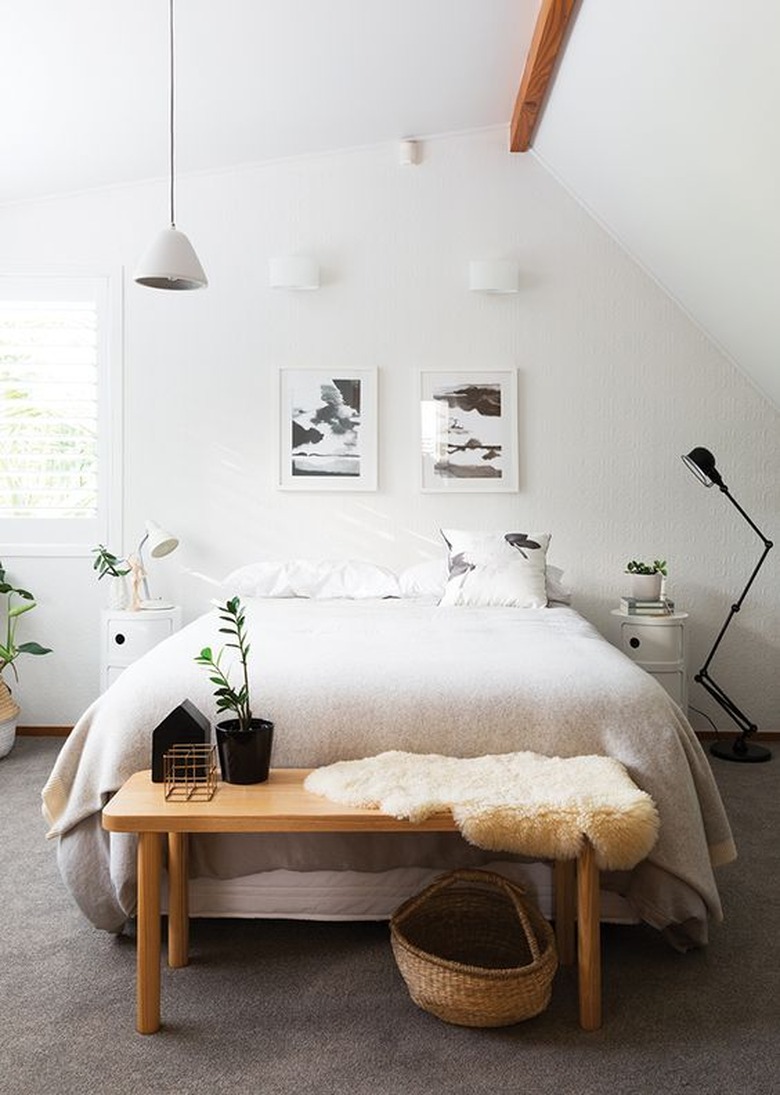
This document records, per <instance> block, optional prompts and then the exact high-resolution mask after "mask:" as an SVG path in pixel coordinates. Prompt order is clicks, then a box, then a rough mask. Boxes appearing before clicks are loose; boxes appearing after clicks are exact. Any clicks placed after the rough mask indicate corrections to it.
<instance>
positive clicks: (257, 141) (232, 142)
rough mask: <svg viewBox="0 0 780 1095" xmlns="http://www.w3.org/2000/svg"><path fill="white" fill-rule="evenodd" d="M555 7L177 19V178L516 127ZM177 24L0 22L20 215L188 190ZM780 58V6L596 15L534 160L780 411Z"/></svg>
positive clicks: (60, 17) (568, 55)
mask: <svg viewBox="0 0 780 1095" xmlns="http://www.w3.org/2000/svg"><path fill="white" fill-rule="evenodd" d="M539 7H540V0H392V2H390V3H388V0H177V2H176V29H177V89H178V95H177V166H178V170H179V172H180V173H185V172H192V171H204V170H215V169H217V170H218V169H220V168H226V167H232V166H237V165H240V164H245V163H254V162H261V161H263V160H269V159H276V158H280V157H287V156H295V155H300V154H306V153H312V152H320V151H333V150H337V149H346V148H354V147H359V146H362V145H371V144H380V143H383V142H392V141H395V140H398V139H399V138H401V137H408V136H412V137H414V136H417V137H425V136H430V135H434V134H441V133H454V132H462V131H467V130H469V129H476V128H482V127H486V126H492V125H504V124H506V125H507V127H508V124H509V120H510V118H511V115H512V108H513V105H514V100H515V96H516V93H517V88H518V86H519V81H520V76H521V74H522V70H523V65H524V62H525V56H526V53H527V50H528V46H529V44H530V40H531V35H532V32H533V27H534V23H535V21H536V17H537V14H538V11H539ZM167 9H168V5H167V0H132V2H129V0H67V2H63V0H23V2H22V0H0V26H2V34H0V102H2V104H3V106H2V110H1V111H0V141H1V142H2V144H1V145H0V147H2V158H1V160H0V202H13V201H19V200H28V199H31V198H38V197H42V196H46V195H50V194H58V193H63V192H67V191H72V190H81V189H86V188H90V187H95V186H105V185H115V184H122V183H131V182H134V181H136V180H139V179H144V178H150V177H163V176H165V174H166V172H167V156H168V151H167ZM778 46H780V4H778V3H777V0H739V3H735V2H734V0H581V3H580V5H579V9H578V12H577V16H576V19H575V20H574V23H573V27H572V31H571V34H570V36H569V41H568V44H567V47H566V51H565V53H564V56H563V63H562V65H561V66H560V67H559V70H558V72H557V75H556V78H555V81H554V83H553V85H552V88H551V93H550V96H549V99H548V102H547V105H546V108H545V110H544V112H543V114H542V118H541V122H540V125H539V127H538V129H537V133H536V137H535V139H534V152H533V153H532V154H535V155H538V156H539V157H540V159H541V160H542V161H543V162H544V163H545V164H547V165H548V167H549V168H550V170H551V171H552V172H553V173H554V174H556V175H557V176H558V177H559V178H560V179H561V180H562V181H563V183H564V184H565V185H566V186H567V187H568V188H569V189H570V190H571V191H572V193H573V194H574V195H575V196H576V197H577V198H578V199H579V200H580V201H581V202H582V203H583V204H584V205H585V206H586V207H587V208H588V209H590V210H591V211H592V213H593V214H594V215H595V216H596V217H597V218H598V219H600V221H601V222H602V223H603V224H604V225H605V226H606V227H607V228H608V229H609V231H610V232H612V234H613V235H614V236H615V237H616V238H617V239H618V240H619V241H621V242H622V243H623V244H624V246H625V247H626V248H627V249H628V250H629V251H630V252H631V253H632V254H633V255H634V257H635V258H636V259H637V261H639V262H640V263H641V264H642V265H643V266H644V267H646V269H647V270H649V271H650V272H651V273H652V274H653V275H654V276H655V277H656V278H657V280H658V281H659V282H660V283H661V284H662V285H663V286H664V287H665V288H666V289H667V290H668V291H669V292H670V293H671V294H672V295H673V296H674V297H675V298H676V299H677V300H678V301H679V303H680V304H681V305H682V306H683V307H684V308H685V309H686V310H687V311H688V312H689V314H690V315H691V316H692V317H693V318H694V320H695V321H696V322H698V323H699V325H700V326H701V327H702V329H703V330H704V331H705V332H706V333H707V334H708V335H709V336H710V337H711V338H713V339H714V340H715V341H716V342H717V343H718V344H719V345H720V346H721V347H722V349H723V350H724V351H725V352H726V353H727V354H728V355H730V357H731V358H732V359H733V361H734V362H735V363H736V365H737V366H738V367H739V368H740V369H742V370H743V371H744V372H745V373H746V374H747V375H749V376H750V377H751V378H752V379H753V380H754V382H755V384H756V385H757V386H758V387H759V388H760V389H761V390H762V391H763V392H764V393H765V394H766V396H767V397H769V398H770V399H771V400H773V402H774V403H775V404H776V405H777V406H778V407H780V277H779V276H778V270H779V269H780V212H779V211H778V205H779V204H780V126H779V125H778V123H777V118H778V115H780V64H778V61H777V50H778ZM0 243H1V241H0ZM0 254H1V246H0ZM649 379H651V378H649ZM703 379H704V378H703Z"/></svg>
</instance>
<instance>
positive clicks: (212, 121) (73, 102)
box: [0, 0, 539, 202]
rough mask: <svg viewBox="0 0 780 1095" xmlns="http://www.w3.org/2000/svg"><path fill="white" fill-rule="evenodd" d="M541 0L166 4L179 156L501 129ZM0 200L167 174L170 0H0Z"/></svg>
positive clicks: (289, 152)
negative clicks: (172, 36) (172, 37)
mask: <svg viewBox="0 0 780 1095" xmlns="http://www.w3.org/2000/svg"><path fill="white" fill-rule="evenodd" d="M538 6H539V0H391V2H388V0H177V2H176V7H175V16H176V18H175V27H176V86H177V107H176V115H177V125H176V135H177V166H178V169H179V170H180V171H181V172H189V171H200V170H213V169H219V168H225V167H231V166H235V165H238V164H247V163H255V162H260V161H263V160H273V159H277V158H280V157H287V156H294V155H299V154H305V153H313V152H314V153H316V152H320V151H332V150H338V149H343V148H354V147H359V146H363V145H374V144H379V143H382V142H385V141H396V140H399V139H401V138H404V137H415V136H419V137H422V136H426V135H432V134H440V133H449V132H457V131H464V130H469V129H477V128H483V127H485V126H492V125H501V124H505V123H506V122H507V121H508V118H509V116H510V115H511V111H512V104H513V101H514V96H515V94H516V91H517V86H518V81H519V78H520V73H521V72H522V68H523V64H524V60H525V55H526V52H527V49H528V45H529V42H530V39H531V34H532V32H533V27H534V24H535V21H536V14H537V11H538ZM0 27H1V28H2V32H1V33H0V102H2V104H3V106H2V111H0V134H1V136H2V166H1V167H0V202H7V201H13V200H18V199H26V198H30V197H40V196H45V195H49V194H56V193H62V192H64V191H70V190H80V189H84V188H89V187H94V186H103V185H109V184H115V183H124V182H132V181H134V180H138V179H144V178H154V177H158V176H164V175H165V174H166V173H167V170H168V0H0Z"/></svg>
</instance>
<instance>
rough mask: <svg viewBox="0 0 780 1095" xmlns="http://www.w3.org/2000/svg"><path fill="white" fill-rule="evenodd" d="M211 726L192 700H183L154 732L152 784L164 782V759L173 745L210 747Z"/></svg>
mask: <svg viewBox="0 0 780 1095" xmlns="http://www.w3.org/2000/svg"><path fill="white" fill-rule="evenodd" d="M210 741H211V725H210V723H209V721H208V719H207V718H206V716H205V715H204V714H203V712H202V711H199V710H198V708H197V707H196V706H195V704H194V703H192V702H191V701H190V700H183V701H182V702H181V703H180V704H179V706H178V707H174V709H173V711H171V713H170V714H169V715H166V716H165V718H164V719H163V721H162V722H161V723H160V725H159V726H157V727H156V728H155V730H154V731H153V732H152V782H154V783H162V782H163V781H164V778H165V777H164V772H163V757H164V756H165V754H166V753H167V752H168V750H169V749H170V748H171V746H172V745H208V744H209V742H210Z"/></svg>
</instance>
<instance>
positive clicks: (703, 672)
mask: <svg viewBox="0 0 780 1095" xmlns="http://www.w3.org/2000/svg"><path fill="white" fill-rule="evenodd" d="M682 459H683V462H684V464H685V465H686V467H688V468H689V469H690V470H691V471H692V472H693V474H694V475H695V476H696V478H697V479H698V480H699V481H700V482H701V483H703V484H704V485H705V487H712V486H717V488H718V490H719V491H720V493H721V494H725V496H726V497H727V498H728V500H729V502H731V504H732V506H734V508H735V509H736V510H737V512H738V513H739V514H740V515H741V516H742V517H744V519H745V520H746V521H747V523H748V524H749V525H750V527H751V528H752V529H753V531H754V532H755V533H756V535H757V536H758V537H759V538H760V539H761V541H762V543H763V545H764V550H763V551H762V553H761V557H760V558H759V560H758V562H757V563H756V565H755V567H754V568H753V572H752V574H751V575H750V577H749V578H748V580H747V584H746V585H745V588H744V589H743V590H742V593H741V594H740V596H739V599H738V600H737V601H736V602H735V603H734V604H732V606H731V608H730V609H729V614H728V616H727V617H726V621H725V623H724V624H723V626H722V627H721V629H720V631H719V632H718V635H717V638H716V639H715V642H714V643H713V644H712V649H711V650H710V652H709V654H708V655H707V659H706V661H705V662H704V665H703V666H702V667H701V669H700V670H699V672H698V673H695V674H694V678H693V679H694V680H695V681H696V683H697V684H700V685H701V686H702V688H704V689H705V691H706V692H708V693H709V694H710V696H712V698H713V699H714V700H715V702H716V703H718V704H720V706H721V707H722V708H723V710H724V711H725V712H726V714H727V715H728V716H729V718H730V719H731V720H732V721H733V722H734V723H736V725H737V726H738V727H739V728H740V730H741V731H742V733H741V734H740V736H739V737H738V738H736V739H735V740H734V741H733V742H732V743H731V744H730V745H727V744H724V743H723V742H720V741H717V742H715V744H714V745H712V746H710V752H711V753H712V754H713V756H716V757H719V758H720V759H721V760H736V761H752V762H753V763H756V762H758V761H765V760H769V759H770V758H771V756H772V754H771V752H770V751H769V749H765V748H764V746H762V745H754V744H752V743H751V742H749V741H748V738H749V736H750V735H751V734H754V733H755V732H756V730H757V729H758V727H757V726H756V724H755V723H754V722H753V721H752V720H751V719H750V718H749V717H748V716H747V715H746V714H745V712H744V711H742V710H741V709H740V708H739V707H738V706H737V704H736V703H735V702H734V700H732V698H731V696H729V695H728V693H727V692H726V691H725V690H724V689H723V688H721V686H720V685H719V684H718V682H717V681H716V680H714V679H713V677H712V675H711V674H710V665H711V663H712V659H713V658H714V657H715V654H716V653H717V650H718V647H719V646H720V644H721V640H722V639H723V636H724V635H725V634H726V631H727V630H728V627H729V624H730V623H731V621H732V620H733V619H734V617H735V616H736V614H737V613H738V612H739V610H740V609H741V608H742V602H743V601H744V600H745V597H746V596H747V594H748V590H749V589H750V587H751V586H752V585H753V582H754V580H755V577H756V575H757V574H758V572H759V570H760V569H761V567H762V566H763V563H764V560H765V559H766V557H767V555H768V554H769V552H770V550H771V549H772V547H773V544H772V541H771V540H767V538H766V536H764V534H763V532H761V530H760V529H759V528H758V526H757V525H756V523H755V522H754V521H753V520H752V519H751V518H750V517H748V515H747V513H745V511H744V510H743V508H742V506H740V504H739V502H737V501H736V499H735V498H734V497H733V495H732V494H731V491H730V490H729V488H728V487H727V486H726V484H725V483H724V482H723V477H722V476H721V474H720V472H719V471H718V469H717V467H716V466H715V457H714V456H713V455H712V453H711V452H710V451H709V449H705V448H701V447H699V448H695V449H691V451H690V452H689V453H688V454H687V455H686V456H683V458H682Z"/></svg>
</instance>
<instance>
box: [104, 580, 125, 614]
mask: <svg viewBox="0 0 780 1095" xmlns="http://www.w3.org/2000/svg"><path fill="white" fill-rule="evenodd" d="M129 604H130V589H129V587H128V584H127V577H126V575H124V574H121V575H119V576H118V577H116V578H110V579H109V584H108V607H109V608H110V609H114V610H117V609H124V608H127V606H128V605H129Z"/></svg>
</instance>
